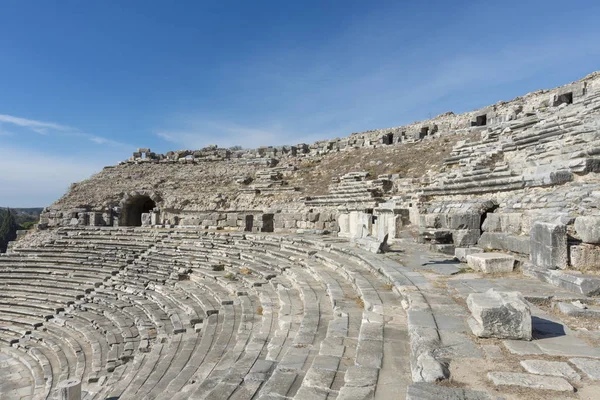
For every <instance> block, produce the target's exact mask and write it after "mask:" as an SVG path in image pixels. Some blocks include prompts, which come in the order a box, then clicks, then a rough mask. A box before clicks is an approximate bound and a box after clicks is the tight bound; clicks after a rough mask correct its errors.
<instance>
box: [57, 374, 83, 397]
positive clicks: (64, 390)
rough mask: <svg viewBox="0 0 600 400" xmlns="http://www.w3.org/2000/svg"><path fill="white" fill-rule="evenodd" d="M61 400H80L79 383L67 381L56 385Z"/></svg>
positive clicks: (71, 380) (75, 380)
mask: <svg viewBox="0 0 600 400" xmlns="http://www.w3.org/2000/svg"><path fill="white" fill-rule="evenodd" d="M58 391H59V392H60V399H61V400H81V381H80V380H79V379H67V380H65V381H62V382H60V383H59V384H58Z"/></svg>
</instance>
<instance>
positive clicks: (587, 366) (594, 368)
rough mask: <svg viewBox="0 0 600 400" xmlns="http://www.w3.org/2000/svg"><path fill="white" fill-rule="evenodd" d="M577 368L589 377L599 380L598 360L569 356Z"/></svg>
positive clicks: (599, 365) (599, 368)
mask: <svg viewBox="0 0 600 400" xmlns="http://www.w3.org/2000/svg"><path fill="white" fill-rule="evenodd" d="M569 361H570V362H572V363H573V364H574V365H575V366H576V367H577V368H579V369H580V370H581V371H583V373H585V374H586V375H587V376H588V377H589V378H590V379H592V380H595V381H600V360H593V359H590V358H570V359H569Z"/></svg>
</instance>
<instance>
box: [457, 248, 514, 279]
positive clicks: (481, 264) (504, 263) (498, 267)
mask: <svg viewBox="0 0 600 400" xmlns="http://www.w3.org/2000/svg"><path fill="white" fill-rule="evenodd" d="M467 264H468V265H469V267H470V268H472V269H474V270H475V271H481V272H483V273H484V274H492V273H501V272H511V271H512V270H513V268H514V265H515V258H514V257H513V256H511V255H508V254H499V253H476V254H469V255H468V256H467Z"/></svg>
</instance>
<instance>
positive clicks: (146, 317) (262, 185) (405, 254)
mask: <svg viewBox="0 0 600 400" xmlns="http://www.w3.org/2000/svg"><path fill="white" fill-rule="evenodd" d="M598 172H600V73H593V74H591V75H589V76H587V77H585V78H583V79H581V80H580V81H577V82H574V83H571V84H569V85H566V86H563V87H560V88H556V89H553V90H541V91H537V92H534V93H530V94H527V95H525V96H523V97H518V98H516V99H514V100H512V101H509V102H499V103H497V104H495V105H493V106H489V107H486V108H483V109H480V110H476V111H473V112H469V113H465V114H461V115H455V114H453V113H446V114H443V115H440V116H438V117H436V118H433V119H431V120H428V121H424V122H419V123H413V124H411V125H408V126H403V127H397V128H390V129H381V130H374V131H368V132H363V133H355V134H352V135H350V136H348V137H345V138H341V139H339V138H338V139H334V140H326V141H321V142H317V143H314V144H310V145H307V144H297V145H293V146H281V147H261V148H258V149H254V150H239V149H220V148H217V147H216V146H210V147H207V148H205V149H202V150H196V151H191V150H182V151H175V152H169V153H167V154H155V153H153V152H151V151H150V149H139V150H138V151H137V152H135V153H134V154H133V156H132V157H131V158H130V159H129V160H127V161H124V162H121V163H120V164H119V165H116V166H111V167H106V168H105V169H104V170H103V171H101V172H100V173H98V174H96V175H95V176H93V177H91V178H90V179H88V180H86V181H83V182H80V183H77V184H73V185H72V187H71V188H70V190H69V191H68V193H66V194H65V195H64V196H63V197H62V198H61V199H59V200H58V201H56V202H55V203H54V204H53V205H51V206H50V207H48V208H46V209H45V210H44V212H43V214H42V216H41V220H40V224H39V227H38V229H37V230H36V231H35V232H30V233H28V234H26V235H21V237H20V239H19V240H17V241H16V242H13V243H11V245H10V246H9V251H8V252H7V254H3V255H1V256H0V398H2V399H47V398H48V399H49V398H65V399H66V398H68V399H78V398H84V399H169V400H171V399H204V398H206V399H287V398H295V399H336V398H337V399H370V398H380V399H402V398H409V399H499V398H504V399H521V398H527V399H550V398H577V399H598V398H600V394H599V393H600V384H599V383H598V380H600V317H599V316H600V306H599V302H598V299H597V298H596V297H595V296H596V295H599V294H600V274H599V272H600V211H599V210H598V206H599V201H600V178H599V176H598ZM465 261H466V262H467V263H464V262H465Z"/></svg>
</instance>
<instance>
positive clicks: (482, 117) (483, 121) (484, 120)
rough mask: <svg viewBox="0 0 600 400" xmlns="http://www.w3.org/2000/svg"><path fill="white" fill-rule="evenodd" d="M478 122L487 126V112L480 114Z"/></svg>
mask: <svg viewBox="0 0 600 400" xmlns="http://www.w3.org/2000/svg"><path fill="white" fill-rule="evenodd" d="M476 124H477V126H485V125H487V115H486V114H483V115H479V116H478V117H477V118H476Z"/></svg>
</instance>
